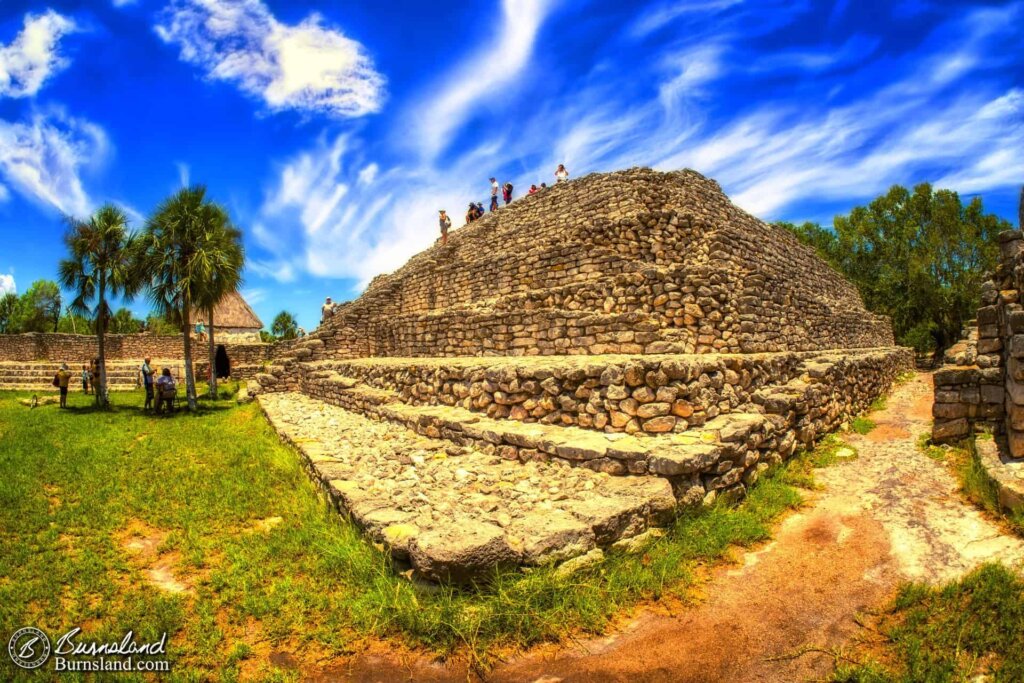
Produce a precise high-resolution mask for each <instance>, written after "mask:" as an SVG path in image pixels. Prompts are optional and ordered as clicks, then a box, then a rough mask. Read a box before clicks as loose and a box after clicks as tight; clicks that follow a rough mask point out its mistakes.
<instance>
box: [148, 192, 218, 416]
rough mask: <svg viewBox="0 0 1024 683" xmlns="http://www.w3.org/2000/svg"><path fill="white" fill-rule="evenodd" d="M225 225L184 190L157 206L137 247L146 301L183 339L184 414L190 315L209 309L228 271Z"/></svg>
mask: <svg viewBox="0 0 1024 683" xmlns="http://www.w3.org/2000/svg"><path fill="white" fill-rule="evenodd" d="M226 223H227V220H226V214H225V212H224V209H222V208H221V207H220V206H218V205H217V204H214V203H213V202H211V201H209V200H208V199H207V198H206V188H205V187H203V186H201V185H199V186H193V187H188V188H184V189H182V190H179V191H178V192H177V193H175V194H174V195H172V196H171V197H169V198H168V199H166V200H165V201H164V202H162V203H161V204H160V206H158V207H157V209H156V211H155V212H154V213H153V215H152V216H150V218H149V219H148V220H147V221H146V229H145V231H144V232H143V234H142V236H141V238H140V239H139V243H138V250H137V257H136V267H137V268H138V272H139V273H140V274H142V277H144V279H145V287H146V289H147V292H148V295H149V299H150V301H151V302H152V304H153V307H154V309H155V310H156V312H157V313H159V314H160V315H162V316H163V317H165V318H167V319H169V320H171V321H173V322H174V323H175V324H176V325H177V326H178V329H179V330H180V332H181V334H182V341H183V346H184V351H185V392H186V397H187V399H188V407H189V410H195V409H196V384H195V374H194V371H193V367H192V340H191V335H190V332H191V326H192V321H191V317H192V311H194V310H196V309H201V308H203V307H204V306H207V305H208V304H209V301H211V300H212V298H213V297H212V295H211V291H212V290H214V289H215V288H216V286H217V285H216V283H217V281H218V278H219V277H222V276H223V272H224V271H225V269H229V268H231V267H233V265H232V264H233V258H234V257H233V255H232V254H229V253H228V251H227V248H226V242H225V239H224V236H223V234H222V231H221V229H222V228H223V226H224V225H225V224H226Z"/></svg>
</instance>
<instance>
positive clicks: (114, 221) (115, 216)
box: [59, 204, 135, 407]
mask: <svg viewBox="0 0 1024 683" xmlns="http://www.w3.org/2000/svg"><path fill="white" fill-rule="evenodd" d="M65 221H66V222H67V224H68V231H67V233H66V234H65V236H64V243H65V244H66V245H67V249H68V254H69V257H68V258H66V259H63V260H62V261H61V262H60V267H59V273H60V282H61V284H62V285H63V286H64V288H65V289H69V290H71V291H72V292H74V294H75V298H74V299H73V300H72V301H71V303H70V304H69V306H68V309H69V310H70V311H71V313H72V314H80V315H85V316H91V317H92V319H93V321H94V327H95V329H96V341H97V345H98V346H99V353H98V357H99V368H98V370H99V377H98V378H97V379H98V382H97V383H96V392H95V393H96V403H97V405H99V406H101V407H106V406H107V405H108V404H109V401H110V398H109V396H108V392H107V353H106V345H105V337H106V333H107V329H108V327H109V324H110V316H111V311H110V304H109V297H111V296H122V297H125V298H131V296H132V294H134V291H135V284H134V281H133V273H134V270H133V268H132V240H133V237H132V235H131V234H130V233H129V232H128V217H127V216H126V215H125V213H124V211H123V210H121V209H120V208H118V207H116V206H114V205H112V204H105V205H104V206H101V207H100V208H99V209H98V210H97V211H96V213H95V214H93V216H92V217H91V218H90V219H89V220H88V221H81V220H78V219H75V218H72V217H70V216H69V217H67V218H66V219H65Z"/></svg>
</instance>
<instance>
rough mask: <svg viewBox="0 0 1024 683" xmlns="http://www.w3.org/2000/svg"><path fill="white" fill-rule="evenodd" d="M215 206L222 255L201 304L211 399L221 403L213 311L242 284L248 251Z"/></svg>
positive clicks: (215, 248)
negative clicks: (208, 355) (218, 395)
mask: <svg viewBox="0 0 1024 683" xmlns="http://www.w3.org/2000/svg"><path fill="white" fill-rule="evenodd" d="M212 206H213V207H214V209H215V210H214V211H211V214H210V217H211V219H212V220H211V224H210V226H209V230H210V236H209V239H210V251H211V252H214V253H216V254H218V259H219V261H220V265H219V266H218V267H217V268H216V269H215V270H214V271H213V278H212V279H211V280H210V282H209V283H207V287H206V288H204V290H203V292H202V296H201V298H200V299H199V301H198V302H197V303H198V304H199V305H200V306H201V307H202V308H204V309H205V310H206V323H207V327H208V330H207V332H208V334H209V337H208V338H209V351H210V398H211V399H213V400H217V364H216V360H217V354H216V349H217V346H216V344H215V343H214V340H213V335H214V320H213V309H214V308H215V307H216V306H217V304H218V303H219V302H220V300H221V299H222V298H224V296H226V295H228V294H230V293H231V292H233V291H235V290H236V289H238V287H239V286H240V285H241V284H242V265H243V263H244V262H245V251H244V249H243V248H242V233H241V231H239V230H238V228H236V227H235V226H234V225H232V224H231V219H230V218H228V214H227V211H224V210H223V209H222V208H221V207H219V206H217V205H216V204H213V205H212Z"/></svg>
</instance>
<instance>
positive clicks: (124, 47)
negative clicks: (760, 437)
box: [0, 0, 1024, 329]
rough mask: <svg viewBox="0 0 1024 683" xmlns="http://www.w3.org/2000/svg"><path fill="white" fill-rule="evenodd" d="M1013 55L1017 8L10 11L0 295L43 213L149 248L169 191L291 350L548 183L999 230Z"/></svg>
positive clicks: (1018, 31) (1016, 80) (258, 4)
mask: <svg viewBox="0 0 1024 683" xmlns="http://www.w3.org/2000/svg"><path fill="white" fill-rule="evenodd" d="M1022 37H1024V1H1017V2H990V3H983V2H973V3H972V2H952V1H943V2H929V1H927V0H902V1H900V0H896V1H890V2H870V1H861V2H850V1H849V0H839V1H837V2H811V1H809V0H759V1H756V2H754V1H750V2H745V1H743V0H689V1H684V2H679V1H662V0H652V1H651V2H640V1H635V0H631V1H630V2H619V1H614V2H613V1H603V0H573V1H570V0H554V1H550V2H545V1H544V0H504V2H500V1H495V2H486V3H485V2H451V3H435V2H429V3H425V2H405V1H402V0H396V1H395V2H390V3H386V4H382V3H370V2H349V3H337V2H314V1H311V0H293V1H292V2H283V1H280V0H134V1H132V0H114V1H111V0H95V1H94V2H57V1H55V2H52V3H49V4H45V3H40V2H38V1H33V2H18V1H16V0H15V1H13V2H12V1H11V0H4V2H2V3H0V289H12V288H14V289H17V290H18V291H24V289H26V288H27V287H28V285H29V284H30V283H31V282H32V281H33V280H35V279H38V278H44V277H45V278H53V277H54V276H55V274H56V265H57V262H58V260H59V259H60V258H61V256H62V255H63V254H62V249H63V247H62V244H61V242H60V236H61V234H62V232H63V227H62V224H61V221H60V216H61V214H62V212H67V213H72V214H77V215H86V214H88V212H90V211H91V210H92V209H94V208H95V207H96V206H98V205H99V204H102V203H103V202H107V201H113V202H116V203H119V204H121V205H122V206H124V207H125V208H126V210H127V211H128V212H129V215H130V216H131V217H132V219H133V225H134V226H135V227H140V226H141V224H142V223H143V221H144V218H145V216H146V215H147V214H148V213H149V212H150V211H151V210H152V209H153V207H154V206H155V205H156V204H157V203H158V202H159V201H160V200H161V199H162V198H164V197H166V196H167V195H168V194H170V193H172V192H173V191H175V190H176V189H178V188H179V187H181V186H182V184H183V183H188V182H202V183H205V184H206V185H207V186H208V187H209V190H210V193H211V194H212V196H213V197H214V198H215V199H216V200H218V201H220V202H222V203H223V204H224V205H225V206H226V207H227V208H228V209H229V211H230V213H231V215H232V217H233V219H234V220H235V222H236V223H237V224H238V225H239V226H241V228H242V229H243V232H244V235H245V243H246V249H247V256H248V266H247V270H246V277H245V280H246V281H245V286H244V289H243V292H244V293H245V295H246V296H247V298H248V299H249V300H250V302H251V303H252V304H253V305H254V308H255V309H256V310H257V312H258V313H259V314H260V315H261V317H262V318H263V320H264V322H265V323H267V324H269V322H270V320H271V319H272V318H273V316H274V314H275V313H277V312H278V311H280V310H281V309H283V308H287V309H288V310H290V311H292V312H293V313H295V314H296V315H297V316H298V318H299V321H300V324H303V325H304V326H306V327H307V328H309V329H311V328H312V327H314V326H315V322H316V319H317V318H318V311H319V305H320V303H321V302H322V300H323V297H324V296H327V295H330V296H332V297H334V298H335V299H347V298H351V297H354V296H356V295H357V294H358V292H359V291H360V290H361V288H362V287H363V286H365V284H366V283H367V282H368V281H369V280H370V279H371V278H372V277H373V276H374V275H376V274H378V273H380V272H387V271H391V270H394V269H395V268H397V267H398V266H400V265H401V264H402V263H404V261H405V260H406V259H407V258H408V257H409V256H411V255H412V254H414V253H416V252H418V251H420V250H421V249H423V248H425V247H427V246H429V245H430V244H431V243H432V242H433V240H434V239H435V238H436V235H437V221H436V215H437V209H439V208H442V207H446V208H448V210H449V211H450V212H451V213H452V214H453V218H454V219H455V220H456V224H458V223H460V222H461V215H462V213H463V207H465V205H466V204H467V202H468V201H469V200H471V199H473V200H480V201H483V200H484V199H485V197H486V196H487V193H488V190H487V179H488V177H489V176H491V175H496V176H497V177H498V178H499V179H500V180H501V181H502V182H504V181H505V180H511V181H512V182H513V183H514V184H515V185H516V188H517V192H519V191H524V190H525V189H526V188H528V187H529V185H530V183H533V182H536V183H539V182H541V181H547V182H550V181H551V180H552V174H553V172H554V169H555V166H556V165H557V164H558V163H560V162H564V163H565V164H566V165H567V166H568V168H569V170H570V172H571V173H572V174H573V175H574V176H578V175H582V174H584V173H588V172H591V171H610V170H615V169H618V168H623V167H628V166H633V165H649V166H653V167H655V168H660V169H666V170H668V169H676V168H683V167H690V168H694V169H696V170H698V171H700V172H702V173H704V174H706V175H709V176H711V177H713V178H715V179H717V180H718V181H719V182H720V183H721V184H722V186H723V188H724V189H725V191H726V192H727V193H728V194H729V195H730V196H731V197H732V199H733V201H735V202H736V203H737V204H739V205H740V206H742V207H743V208H745V209H747V210H748V211H751V212H752V213H754V214H756V215H758V216H760V217H762V218H765V219H768V220H774V219H786V220H793V221H802V220H805V219H810V220H819V221H822V222H823V223H826V224H828V223H830V221H831V218H832V216H833V215H834V214H836V213H840V212H845V211H847V210H849V208H850V207H851V206H853V205H854V204H856V203H863V202H865V201H867V200H869V199H871V198H872V197H874V196H876V195H877V194H879V193H880V192H883V191H884V190H885V189H887V188H888V187H889V186H890V185H892V184H894V183H900V184H904V185H910V184H914V183H918V182H922V181H929V182H932V183H935V184H937V185H939V186H942V187H948V188H951V189H954V190H957V191H959V192H960V193H961V194H963V195H975V194H980V195H982V197H983V199H984V200H985V204H986V206H987V208H988V209H989V210H991V211H994V212H996V213H998V214H1000V215H1002V216H1004V217H1006V218H1008V219H1012V218H1015V216H1016V196H1017V192H1018V188H1019V185H1020V183H1022V182H1024V49H1022V47H1021V43H1022ZM132 308H133V309H134V310H136V311H137V312H140V313H141V312H144V311H145V310H146V309H147V305H146V303H145V302H144V301H139V302H136V303H134V304H133V305H132Z"/></svg>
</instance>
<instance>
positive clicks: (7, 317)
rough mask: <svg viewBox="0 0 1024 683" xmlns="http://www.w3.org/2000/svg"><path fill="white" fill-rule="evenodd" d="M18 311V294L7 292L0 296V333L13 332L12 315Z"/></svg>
mask: <svg viewBox="0 0 1024 683" xmlns="http://www.w3.org/2000/svg"><path fill="white" fill-rule="evenodd" d="M17 311H18V295H17V294H15V293H14V292H7V293H6V294H4V295H3V296H0V334H10V333H12V332H14V331H15V330H14V329H13V327H14V316H15V314H16V313H17Z"/></svg>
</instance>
